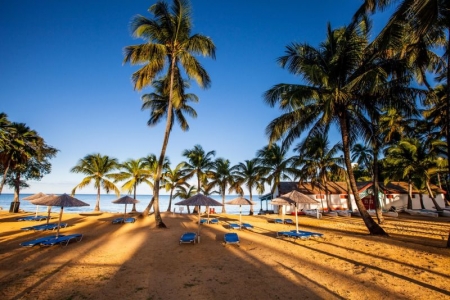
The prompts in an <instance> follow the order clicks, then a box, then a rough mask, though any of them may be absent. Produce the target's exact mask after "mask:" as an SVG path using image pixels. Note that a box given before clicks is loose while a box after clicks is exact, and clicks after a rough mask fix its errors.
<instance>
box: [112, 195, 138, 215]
mask: <svg viewBox="0 0 450 300" xmlns="http://www.w3.org/2000/svg"><path fill="white" fill-rule="evenodd" d="M112 203H115V204H125V212H124V213H123V219H124V220H125V216H126V214H127V205H128V204H134V203H139V200H136V199H134V198H131V197H130V196H123V197H121V198H119V199H117V200H114V201H112Z"/></svg>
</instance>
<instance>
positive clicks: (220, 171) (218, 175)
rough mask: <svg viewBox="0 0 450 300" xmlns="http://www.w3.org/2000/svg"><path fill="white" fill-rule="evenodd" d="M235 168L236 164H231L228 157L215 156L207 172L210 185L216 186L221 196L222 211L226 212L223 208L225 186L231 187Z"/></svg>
mask: <svg viewBox="0 0 450 300" xmlns="http://www.w3.org/2000/svg"><path fill="white" fill-rule="evenodd" d="M235 170H236V166H231V163H230V161H229V160H228V159H224V158H217V159H216V160H215V161H214V163H213V166H212V168H211V170H210V172H209V176H208V178H209V179H211V181H210V185H212V186H218V187H219V193H220V195H221V196H222V213H226V212H227V210H226V208H225V193H226V191H227V188H230V189H231V190H232V189H233V188H232V186H233V184H234V181H235V180H234V173H235Z"/></svg>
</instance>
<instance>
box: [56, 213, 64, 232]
mask: <svg viewBox="0 0 450 300" xmlns="http://www.w3.org/2000/svg"><path fill="white" fill-rule="evenodd" d="M63 210H64V206H61V210H60V212H59V220H58V228H57V230H56V238H58V237H59V228H60V227H61V219H62V214H63Z"/></svg>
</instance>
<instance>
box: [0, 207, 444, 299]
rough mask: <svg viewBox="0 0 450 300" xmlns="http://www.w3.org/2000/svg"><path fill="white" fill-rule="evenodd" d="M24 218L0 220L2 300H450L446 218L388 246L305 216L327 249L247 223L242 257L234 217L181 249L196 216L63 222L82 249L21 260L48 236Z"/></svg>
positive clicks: (402, 224) (336, 222) (397, 226)
mask: <svg viewBox="0 0 450 300" xmlns="http://www.w3.org/2000/svg"><path fill="white" fill-rule="evenodd" d="M31 214H32V213H28V215H31ZM23 215H27V214H25V213H21V214H9V213H7V212H4V211H3V212H0V299H227V300H229V299H435V300H436V299H450V249H449V248H446V244H447V238H448V234H449V229H450V218H441V217H440V218H427V217H413V216H409V215H405V214H400V216H399V217H398V218H386V222H385V224H384V225H383V228H384V229H385V230H386V231H387V232H388V233H389V234H390V237H389V238H383V237H374V236H370V235H369V234H368V231H367V229H366V228H365V226H364V224H363V222H362V219H361V218H356V217H352V218H344V217H336V218H327V217H324V218H322V219H314V218H312V217H307V216H300V217H299V224H300V225H299V226H300V229H302V230H308V231H316V232H320V233H323V234H324V238H317V239H309V240H288V239H279V238H276V232H277V231H280V230H292V229H295V225H282V224H274V223H272V222H270V221H271V220H273V219H274V218H278V217H279V216H277V215H262V216H243V217H242V218H243V221H245V222H247V223H251V224H253V226H254V229H253V230H245V229H242V230H233V232H237V233H238V235H239V237H240V241H241V243H240V246H236V245H226V246H225V245H224V244H223V236H224V234H225V233H227V232H232V230H230V229H229V228H228V227H227V226H226V224H227V222H228V221H238V220H239V216H236V215H226V214H219V215H216V216H218V217H219V220H220V224H218V225H202V226H201V243H199V244H195V245H192V244H182V245H179V243H178V241H179V239H180V236H181V235H182V234H183V233H184V232H186V231H196V230H197V224H196V220H197V216H196V215H188V214H178V213H177V214H172V213H163V220H164V222H165V224H166V225H167V227H168V229H158V228H155V224H154V220H153V216H150V217H146V218H138V219H137V221H136V222H135V223H132V224H121V225H113V224H111V220H112V219H113V218H114V217H118V216H119V217H120V216H121V215H120V214H110V213H103V214H101V215H97V216H89V215H79V214H64V215H63V222H66V223H68V224H70V225H71V226H70V227H67V228H64V229H61V234H70V233H82V234H83V235H84V237H83V240H82V241H81V242H74V243H70V244H69V245H68V246H52V247H39V246H37V247H33V248H24V247H21V246H19V243H21V242H23V241H27V240H31V239H34V238H37V237H41V236H46V235H49V234H51V232H28V231H22V230H20V228H21V227H25V226H30V225H35V224H41V223H43V222H31V221H26V222H18V221H16V220H15V218H17V217H20V216H23ZM52 217H53V219H52V222H53V221H57V217H58V213H53V214H52ZM289 218H292V219H293V220H295V217H293V216H292V217H291V216H289Z"/></svg>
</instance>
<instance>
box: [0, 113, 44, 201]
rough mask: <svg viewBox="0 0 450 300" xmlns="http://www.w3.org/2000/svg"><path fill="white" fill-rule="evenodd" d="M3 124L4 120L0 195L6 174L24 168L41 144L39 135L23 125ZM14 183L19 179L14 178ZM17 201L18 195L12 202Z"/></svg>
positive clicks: (0, 156)
mask: <svg viewBox="0 0 450 300" xmlns="http://www.w3.org/2000/svg"><path fill="white" fill-rule="evenodd" d="M5 122H6V121H5V120H4V121H3V123H4V126H3V130H4V131H5V132H4V134H5V136H6V139H5V140H3V151H2V152H0V161H1V164H2V169H3V178H2V182H1V183H0V194H1V192H2V190H3V186H4V184H5V182H6V180H7V175H8V172H10V170H16V168H17V170H16V171H19V168H22V169H23V168H25V166H26V164H27V161H29V160H30V159H31V158H32V157H35V156H37V155H38V153H39V145H40V144H42V142H43V139H42V138H41V137H40V136H39V134H38V133H37V132H36V131H34V130H32V129H30V127H28V126H27V125H26V124H25V123H16V122H13V123H10V124H7V123H5ZM19 174H20V172H19ZM16 175H18V174H16ZM19 178H20V175H19ZM15 181H16V182H19V181H20V179H17V178H16V180H15ZM18 201H19V198H18V195H17V196H16V195H15V196H14V202H18Z"/></svg>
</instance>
